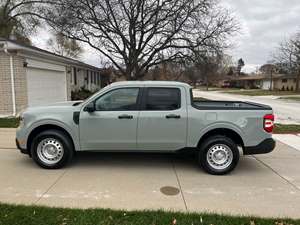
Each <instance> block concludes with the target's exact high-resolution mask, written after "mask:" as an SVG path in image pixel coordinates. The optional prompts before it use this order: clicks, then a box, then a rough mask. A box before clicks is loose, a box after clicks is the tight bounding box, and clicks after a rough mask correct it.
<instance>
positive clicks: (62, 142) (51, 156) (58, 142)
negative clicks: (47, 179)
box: [31, 130, 74, 169]
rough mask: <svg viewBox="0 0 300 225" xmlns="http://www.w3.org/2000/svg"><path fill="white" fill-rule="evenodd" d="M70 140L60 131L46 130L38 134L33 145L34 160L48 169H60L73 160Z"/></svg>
mask: <svg viewBox="0 0 300 225" xmlns="http://www.w3.org/2000/svg"><path fill="white" fill-rule="evenodd" d="M73 152H74V150H73V144H72V141H71V140H70V138H69V137H68V136H67V135H66V134H65V133H63V132H62V131H59V130H46V131H43V132H41V133H40V134H38V135H37V136H36V137H35V138H34V139H33V142H32V145H31V155H32V158H33V160H34V161H35V162H36V163H37V164H38V165H39V166H41V167H43V168H46V169H58V168H61V167H63V166H65V165H66V164H67V163H68V162H69V161H70V160H71V159H72V158H73Z"/></svg>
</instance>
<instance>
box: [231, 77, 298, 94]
mask: <svg viewBox="0 0 300 225" xmlns="http://www.w3.org/2000/svg"><path fill="white" fill-rule="evenodd" d="M296 81H297V77H296V75H286V74H273V75H272V81H271V75H254V76H243V77H234V78H231V79H228V80H226V82H229V83H230V86H231V87H238V88H245V89H253V88H260V89H263V90H269V89H270V87H271V85H272V90H282V91H295V90H296ZM299 85H300V82H299Z"/></svg>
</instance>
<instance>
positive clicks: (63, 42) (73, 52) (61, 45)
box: [47, 33, 83, 58]
mask: <svg viewBox="0 0 300 225" xmlns="http://www.w3.org/2000/svg"><path fill="white" fill-rule="evenodd" d="M47 45H48V49H50V50H51V51H53V52H54V53H56V54H58V55H61V56H66V57H71V58H78V57H79V56H80V54H82V52H83V49H82V47H81V46H80V44H79V43H78V42H77V41H76V40H72V39H69V38H67V37H65V36H63V35H62V34H61V33H56V34H54V35H53V37H52V38H50V39H48V41H47Z"/></svg>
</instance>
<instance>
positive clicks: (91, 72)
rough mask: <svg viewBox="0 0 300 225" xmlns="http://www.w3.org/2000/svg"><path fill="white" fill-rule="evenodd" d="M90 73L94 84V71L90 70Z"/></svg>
mask: <svg viewBox="0 0 300 225" xmlns="http://www.w3.org/2000/svg"><path fill="white" fill-rule="evenodd" d="M90 74H91V84H93V83H94V76H93V71H90Z"/></svg>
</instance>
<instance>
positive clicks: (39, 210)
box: [0, 204, 300, 225]
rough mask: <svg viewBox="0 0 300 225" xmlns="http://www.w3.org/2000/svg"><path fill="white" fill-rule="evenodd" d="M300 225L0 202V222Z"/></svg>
mask: <svg viewBox="0 0 300 225" xmlns="http://www.w3.org/2000/svg"><path fill="white" fill-rule="evenodd" d="M25 224H26V225H27V224H28V225H41V224H42V225H50V224H51V225H52V224H53V225H54V224H55V225H68V224H70V225H71V224H74V225H77V224H78V225H79V224H80V225H98V224H99V225H160V224H162V225H175V224H177V225H183V224H186V225H292V224H293V225H300V219H298V220H292V219H283V220H282V219H264V218H255V217H239V216H225V215H217V214H204V213H201V214H198V213H191V214H186V213H178V212H177V213H176V212H164V211H131V212H128V211H116V210H109V209H86V210H82V209H66V208H48V207H38V206H20V205H19V206H16V205H7V204H0V225H25Z"/></svg>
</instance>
